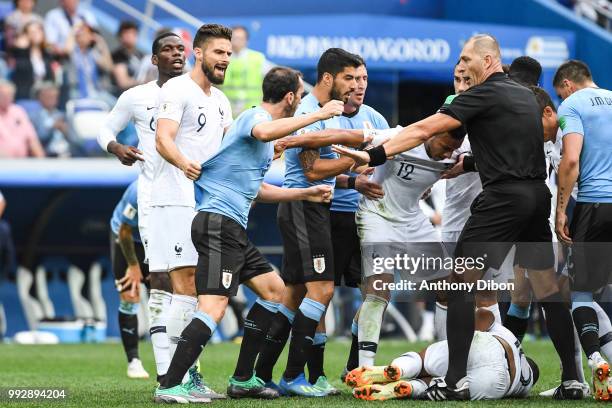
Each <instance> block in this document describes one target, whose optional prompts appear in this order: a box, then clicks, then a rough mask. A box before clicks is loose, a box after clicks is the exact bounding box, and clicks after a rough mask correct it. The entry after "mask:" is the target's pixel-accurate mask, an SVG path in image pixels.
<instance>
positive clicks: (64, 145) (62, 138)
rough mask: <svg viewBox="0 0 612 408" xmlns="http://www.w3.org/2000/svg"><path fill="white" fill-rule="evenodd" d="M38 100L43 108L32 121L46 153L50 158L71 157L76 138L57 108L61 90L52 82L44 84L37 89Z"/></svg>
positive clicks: (35, 114) (33, 116)
mask: <svg viewBox="0 0 612 408" xmlns="http://www.w3.org/2000/svg"><path fill="white" fill-rule="evenodd" d="M36 99H38V101H39V102H40V105H41V107H42V108H41V109H40V110H38V111H37V112H35V113H34V114H33V115H32V117H31V119H32V124H33V125H34V128H35V129H36V133H37V134H38V139H39V140H40V143H41V144H42V146H43V148H44V149H45V153H46V154H47V156H50V157H68V156H70V155H71V151H70V150H71V148H70V141H71V140H74V138H73V137H71V134H70V130H69V129H70V128H69V126H68V123H67V122H66V119H65V117H64V114H63V113H62V112H60V111H59V109H58V108H57V107H58V103H59V88H58V87H57V86H56V85H55V84H53V83H51V82H43V83H41V84H39V86H38V87H37V88H36Z"/></svg>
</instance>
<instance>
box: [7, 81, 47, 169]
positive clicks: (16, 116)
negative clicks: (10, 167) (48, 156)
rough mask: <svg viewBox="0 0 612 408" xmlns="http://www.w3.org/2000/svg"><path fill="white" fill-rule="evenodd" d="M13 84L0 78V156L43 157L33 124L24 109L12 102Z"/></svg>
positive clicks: (43, 153) (13, 95)
mask: <svg viewBox="0 0 612 408" xmlns="http://www.w3.org/2000/svg"><path fill="white" fill-rule="evenodd" d="M14 98H15V85H13V84H12V83H11V82H9V81H6V80H0V156H2V157H12V158H20V157H28V156H33V157H45V151H44V150H43V148H42V146H41V145H40V142H39V141H38V137H37V136H36V131H35V130H34V126H32V123H31V122H30V119H28V115H27V113H26V112H25V110H24V109H23V108H22V107H21V106H18V105H15V104H14V103H13V101H14Z"/></svg>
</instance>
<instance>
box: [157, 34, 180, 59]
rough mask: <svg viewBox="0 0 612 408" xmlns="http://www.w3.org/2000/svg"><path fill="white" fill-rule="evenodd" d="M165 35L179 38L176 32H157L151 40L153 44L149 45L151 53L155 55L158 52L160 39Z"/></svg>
mask: <svg viewBox="0 0 612 408" xmlns="http://www.w3.org/2000/svg"><path fill="white" fill-rule="evenodd" d="M166 37H177V38H181V37H180V36H179V35H178V34H177V33H175V32H172V31H164V32H161V33H159V34H158V35H157V37H155V39H154V40H153V45H152V46H151V52H152V53H153V55H157V54H158V53H159V49H160V48H161V44H160V43H161V40H163V39H164V38H166Z"/></svg>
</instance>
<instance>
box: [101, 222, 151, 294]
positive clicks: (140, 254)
mask: <svg viewBox="0 0 612 408" xmlns="http://www.w3.org/2000/svg"><path fill="white" fill-rule="evenodd" d="M110 247H111V265H112V268H113V275H114V276H115V280H119V279H121V278H123V277H124V276H125V270H126V269H127V267H128V264H127V261H126V260H125V256H123V251H121V246H120V245H119V239H118V237H117V235H115V234H114V233H113V232H111V236H110ZM134 249H135V251H136V258H138V264H139V265H140V271H141V272H142V277H143V279H144V283H145V285H146V286H147V288H148V287H149V265H148V264H146V263H145V262H144V260H145V250H144V246H143V245H142V243H141V242H134ZM127 290H128V288H125V289H123V291H122V292H125V291H127Z"/></svg>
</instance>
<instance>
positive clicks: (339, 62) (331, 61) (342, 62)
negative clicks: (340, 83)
mask: <svg viewBox="0 0 612 408" xmlns="http://www.w3.org/2000/svg"><path fill="white" fill-rule="evenodd" d="M364 64H365V63H364V61H363V59H362V58H361V57H360V56H358V55H355V54H352V53H350V52H348V51H346V50H343V49H342V48H329V49H327V50H326V51H325V52H324V53H323V54H322V55H321V58H319V63H318V64H317V82H320V81H321V79H322V78H323V74H325V73H326V72H327V73H328V74H331V75H332V76H333V77H334V78H335V77H336V75H338V74H339V73H340V72H342V71H343V70H344V68H346V67H353V68H357V67H359V66H361V65H364Z"/></svg>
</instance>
